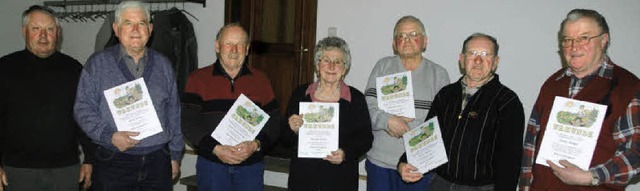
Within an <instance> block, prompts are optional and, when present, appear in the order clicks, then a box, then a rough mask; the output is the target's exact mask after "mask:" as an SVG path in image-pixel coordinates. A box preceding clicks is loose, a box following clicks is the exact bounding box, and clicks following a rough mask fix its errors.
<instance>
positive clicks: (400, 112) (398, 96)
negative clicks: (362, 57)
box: [376, 72, 416, 118]
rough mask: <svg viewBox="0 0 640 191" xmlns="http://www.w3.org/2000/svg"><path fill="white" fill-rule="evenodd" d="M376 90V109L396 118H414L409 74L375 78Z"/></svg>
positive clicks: (403, 73)
mask: <svg viewBox="0 0 640 191" xmlns="http://www.w3.org/2000/svg"><path fill="white" fill-rule="evenodd" d="M376 90H377V95H378V108H380V109H381V110H383V111H385V112H387V113H390V114H393V115H397V116H404V117H408V118H415V117H416V110H415V106H414V102H413V84H412V82H411V72H401V73H396V74H391V75H388V76H382V77H378V78H376Z"/></svg>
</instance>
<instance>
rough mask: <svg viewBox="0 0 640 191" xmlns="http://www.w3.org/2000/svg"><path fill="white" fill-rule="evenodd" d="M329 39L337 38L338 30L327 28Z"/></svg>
mask: <svg viewBox="0 0 640 191" xmlns="http://www.w3.org/2000/svg"><path fill="white" fill-rule="evenodd" d="M328 36H330V37H334V36H338V28H336V27H329V35H328Z"/></svg>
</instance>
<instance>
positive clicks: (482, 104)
mask: <svg viewBox="0 0 640 191" xmlns="http://www.w3.org/2000/svg"><path fill="white" fill-rule="evenodd" d="M459 61H460V62H459V63H460V68H461V69H463V70H464V71H465V73H464V76H462V77H461V78H460V80H458V82H456V83H453V84H450V85H448V86H445V87H444V88H442V89H441V90H440V91H439V92H438V94H437V95H436V97H435V99H434V100H433V105H432V106H431V110H429V114H428V115H427V119H430V118H432V117H434V116H437V117H438V122H439V124H440V126H441V127H440V129H441V130H442V139H443V141H444V145H445V150H446V152H447V153H446V154H447V157H448V159H449V162H447V163H445V164H444V165H442V166H440V167H438V168H436V169H435V170H434V171H435V172H436V176H435V177H434V178H433V180H432V181H431V186H430V187H429V190H438V191H456V190H515V189H516V185H517V184H518V174H519V173H520V159H521V158H520V157H521V154H522V147H521V145H522V136H523V135H522V134H523V131H524V126H525V125H524V111H523V108H522V103H521V102H520V99H518V96H517V95H516V94H515V92H513V91H512V90H511V89H509V88H507V87H506V86H504V85H502V83H500V80H499V79H498V75H497V74H495V71H496V69H497V68H498V63H499V61H500V57H498V42H497V40H496V39H495V38H494V37H492V36H489V35H486V34H482V33H475V34H473V35H471V36H469V37H468V38H467V39H466V40H465V41H464V43H463V47H462V52H461V53H460V60H459ZM400 161H401V162H399V164H398V172H399V173H400V175H401V176H402V179H403V180H404V181H407V182H415V181H417V180H419V179H420V178H422V174H420V173H415V172H414V171H416V170H417V169H416V168H415V167H414V166H412V165H410V164H407V163H406V161H407V159H406V154H405V155H403V156H402V158H401V159H400Z"/></svg>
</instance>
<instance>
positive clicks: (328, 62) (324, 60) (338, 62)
mask: <svg viewBox="0 0 640 191" xmlns="http://www.w3.org/2000/svg"><path fill="white" fill-rule="evenodd" d="M318 62H320V64H323V65H326V66H329V65H333V66H336V67H344V61H342V60H340V59H335V60H329V59H328V58H320V59H318Z"/></svg>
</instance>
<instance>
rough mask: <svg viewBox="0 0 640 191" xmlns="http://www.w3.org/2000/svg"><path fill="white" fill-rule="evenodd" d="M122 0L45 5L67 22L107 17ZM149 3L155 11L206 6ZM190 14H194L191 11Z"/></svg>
mask: <svg viewBox="0 0 640 191" xmlns="http://www.w3.org/2000/svg"><path fill="white" fill-rule="evenodd" d="M120 2H121V0H63V1H45V2H44V6H46V7H49V8H51V9H53V10H54V11H56V16H57V17H58V18H59V19H60V20H62V21H66V22H70V21H75V22H93V21H96V19H98V18H105V17H107V15H108V14H110V13H113V11H114V10H115V9H116V5H117V4H119V3H120ZM142 2H145V3H148V4H149V10H150V11H151V12H152V13H154V12H156V11H162V10H168V9H171V8H173V7H177V5H178V4H182V8H183V10H182V11H183V12H186V11H184V4H185V3H198V4H202V7H206V2H207V1H206V0H142ZM186 13H187V14H188V15H190V16H192V17H193V18H194V19H196V20H197V18H195V17H194V16H193V15H191V14H190V13H189V12H186Z"/></svg>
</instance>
